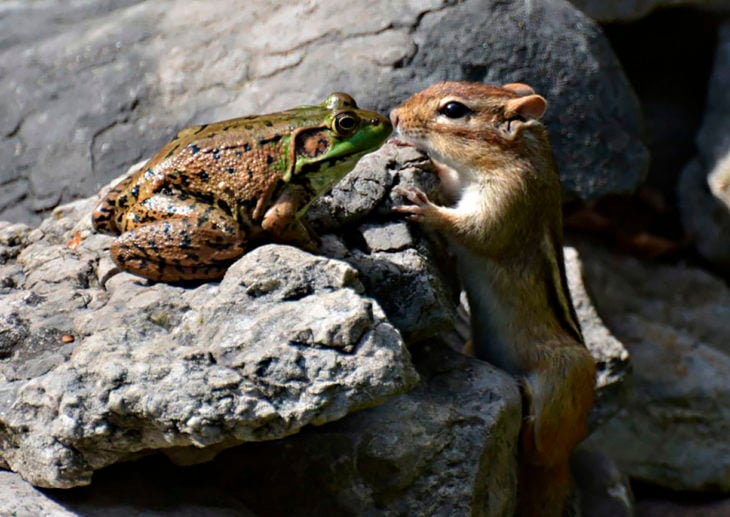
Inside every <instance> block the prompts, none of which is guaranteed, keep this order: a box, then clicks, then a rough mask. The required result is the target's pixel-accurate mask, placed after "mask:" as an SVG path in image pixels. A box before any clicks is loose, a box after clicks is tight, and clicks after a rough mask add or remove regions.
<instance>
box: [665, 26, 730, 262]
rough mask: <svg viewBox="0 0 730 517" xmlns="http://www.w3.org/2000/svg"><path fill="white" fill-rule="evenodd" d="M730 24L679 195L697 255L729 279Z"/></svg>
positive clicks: (722, 34)
mask: <svg viewBox="0 0 730 517" xmlns="http://www.w3.org/2000/svg"><path fill="white" fill-rule="evenodd" d="M728 84H730V23H728V22H726V23H725V24H724V25H723V26H722V27H721V28H720V31H719V34H718V45H717V51H716V53H715V63H714V66H713V71H712V76H711V78H710V86H709V92H708V96H707V107H706V110H705V116H704V119H703V122H702V128H701V129H700V132H699V134H698V136H697V147H698V150H699V154H698V155H697V157H696V158H695V159H694V160H693V161H691V162H690V163H689V164H688V165H687V167H686V168H685V169H684V171H683V173H682V178H681V181H680V184H679V188H678V191H677V195H678V197H679V201H680V208H681V212H682V222H683V223H684V226H685V228H686V230H687V232H688V233H689V234H690V236H691V237H692V238H693V239H694V242H695V245H696V247H697V250H698V251H699V252H700V253H701V254H702V255H703V256H704V257H705V258H707V259H708V260H710V262H712V263H713V264H714V265H715V266H716V267H718V268H719V269H720V270H721V271H722V272H723V273H725V274H727V275H730V136H728V135H730V122H728V120H730V119H729V117H730V101H729V100H728V96H727V89H728Z"/></svg>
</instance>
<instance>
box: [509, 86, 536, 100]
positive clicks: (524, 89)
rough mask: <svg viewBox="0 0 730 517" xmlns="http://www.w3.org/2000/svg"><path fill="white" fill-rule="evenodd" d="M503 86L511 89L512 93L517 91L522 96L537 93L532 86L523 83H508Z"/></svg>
mask: <svg viewBox="0 0 730 517" xmlns="http://www.w3.org/2000/svg"><path fill="white" fill-rule="evenodd" d="M502 88H504V89H505V90H508V91H511V92H512V93H516V94H517V95H519V96H520V97H524V96H525V95H532V94H533V93H535V90H533V89H532V87H531V86H528V85H526V84H523V83H508V84H504V85H502Z"/></svg>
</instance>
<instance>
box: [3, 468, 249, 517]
mask: <svg viewBox="0 0 730 517" xmlns="http://www.w3.org/2000/svg"><path fill="white" fill-rule="evenodd" d="M130 466H134V467H137V469H136V470H135V471H134V472H133V473H128V472H127V471H129V470H131V469H130V468H129V467H130ZM139 467H140V466H139V465H136V464H134V463H132V464H130V465H128V466H127V469H118V470H121V474H120V473H119V472H114V474H116V475H115V476H110V475H109V474H110V473H108V472H105V473H104V474H103V475H102V476H101V479H100V480H98V481H97V482H95V483H94V487H93V488H92V487H84V488H81V489H76V490H69V491H66V492H64V493H61V492H58V491H56V492H53V493H50V494H49V493H47V492H44V491H41V490H39V489H37V488H35V487H33V485H31V484H30V483H28V482H27V481H25V480H23V478H21V477H20V476H19V475H18V474H15V473H12V472H0V514H1V515H8V516H10V515H12V516H16V517H36V516H41V515H42V516H43V517H80V516H83V517H127V516H129V515H137V516H140V517H164V516H171V515H175V516H180V517H254V515H255V514H254V513H252V512H251V511H250V510H248V509H247V508H246V507H245V506H244V505H243V504H241V503H240V502H239V501H236V500H235V499H234V498H233V497H231V496H230V495H229V494H226V493H225V492H224V491H223V490H220V489H216V488H214V487H209V486H205V485H202V484H194V483H189V482H187V480H186V479H185V478H183V479H180V478H181V476H179V475H178V476H175V473H174V472H171V471H170V470H171V469H170V468H167V469H165V468H161V467H159V466H158V465H155V464H152V465H145V466H144V469H140V468H139ZM163 476H164V477H163Z"/></svg>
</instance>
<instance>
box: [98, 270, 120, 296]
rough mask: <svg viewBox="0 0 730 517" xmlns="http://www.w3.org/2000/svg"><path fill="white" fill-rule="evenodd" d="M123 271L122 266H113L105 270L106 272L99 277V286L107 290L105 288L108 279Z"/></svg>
mask: <svg viewBox="0 0 730 517" xmlns="http://www.w3.org/2000/svg"><path fill="white" fill-rule="evenodd" d="M123 271H124V270H123V269H122V268H120V267H119V266H114V267H113V268H111V269H110V270H109V271H107V272H106V273H104V275H103V276H102V277H101V278H100V279H99V285H100V286H101V288H102V289H104V290H105V291H106V290H107V289H106V283H107V282H108V281H109V280H111V278H112V277H114V276H116V275H118V274H119V273H121V272H123Z"/></svg>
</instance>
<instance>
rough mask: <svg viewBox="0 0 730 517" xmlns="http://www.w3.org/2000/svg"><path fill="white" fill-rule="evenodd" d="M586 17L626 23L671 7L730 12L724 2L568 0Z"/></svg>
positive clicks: (692, 0)
mask: <svg viewBox="0 0 730 517" xmlns="http://www.w3.org/2000/svg"><path fill="white" fill-rule="evenodd" d="M570 2H571V3H572V4H573V5H575V6H576V7H577V8H578V9H580V10H581V11H583V12H584V13H585V14H586V15H587V16H589V17H591V18H593V19H594V20H596V21H599V22H605V23H610V22H628V21H632V20H637V19H639V18H641V17H643V16H646V15H647V14H649V13H651V12H652V11H654V10H657V9H665V8H672V7H691V8H696V9H701V10H703V11H710V12H714V13H717V14H727V13H728V12H730V7H728V4H727V2H725V1H724V0H622V1H620V2H605V1H603V0H570Z"/></svg>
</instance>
